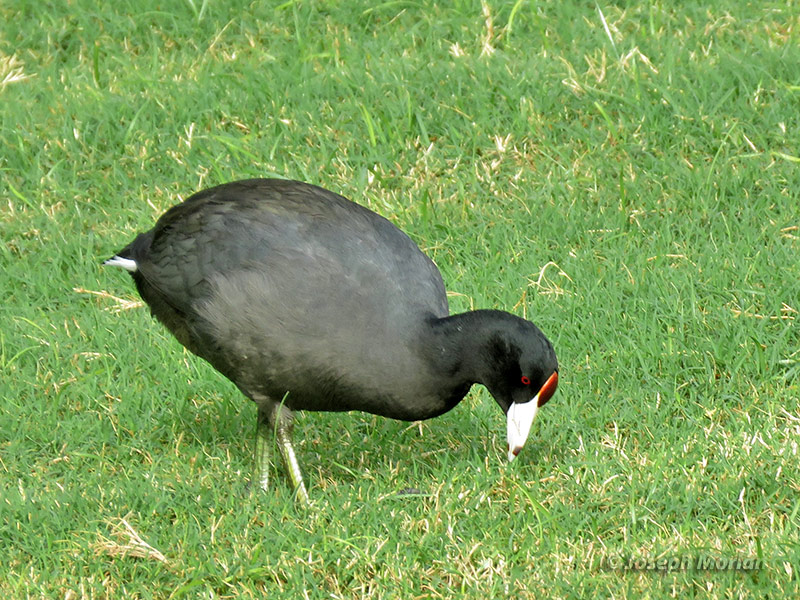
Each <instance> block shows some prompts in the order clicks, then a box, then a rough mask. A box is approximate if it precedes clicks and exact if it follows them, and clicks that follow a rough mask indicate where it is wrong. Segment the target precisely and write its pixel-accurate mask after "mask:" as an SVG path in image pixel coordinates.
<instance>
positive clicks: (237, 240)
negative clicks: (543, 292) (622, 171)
mask: <svg viewBox="0 0 800 600" xmlns="http://www.w3.org/2000/svg"><path fill="white" fill-rule="evenodd" d="M105 264H107V265H113V266H118V267H122V268H123V269H126V270H128V271H130V273H131V275H132V276H133V279H134V281H135V282H136V287H137V289H138V290H139V294H140V295H141V296H142V298H143V299H144V301H145V302H147V304H148V305H149V306H150V309H151V311H152V314H153V315H155V317H156V318H157V319H158V320H159V321H161V322H162V323H163V324H164V325H165V326H166V327H167V329H169V330H170V331H171V332H172V333H173V334H174V335H175V337H176V338H177V339H178V341H180V343H181V344H183V345H184V346H186V348H188V349H189V350H190V351H191V352H193V353H194V354H197V355H198V356H200V357H202V358H204V359H205V360H207V361H208V362H209V363H211V365H212V366H213V367H214V368H215V369H217V370H218V371H219V372H220V373H222V374H223V375H225V376H226V377H227V378H228V379H230V380H231V381H233V383H235V384H236V386H237V387H238V388H239V389H240V390H241V391H242V392H243V393H244V394H245V396H247V397H248V398H250V399H251V400H253V401H254V402H255V403H256V404H257V405H258V428H257V429H258V435H257V451H256V469H257V472H256V476H257V478H258V482H259V484H260V485H261V487H262V488H265V489H266V487H267V483H268V473H269V451H270V448H271V445H272V433H273V432H274V433H275V435H276V436H277V441H278V447H279V449H280V452H281V455H282V457H283V459H284V462H285V464H286V467H287V470H288V472H289V475H290V477H291V480H292V483H293V485H294V487H295V490H296V493H297V496H298V497H299V498H300V499H302V500H304V501H305V500H307V498H308V496H307V493H306V489H305V486H304V484H303V479H302V475H301V472H300V468H299V465H298V463H297V459H296V457H295V453H294V449H293V448H292V443H291V438H290V434H291V424H292V413H293V412H294V411H298V410H311V411H349V410H360V411H365V412H368V413H373V414H376V415H383V416H385V417H391V418H393V419H401V420H405V421H414V420H420V419H429V418H431V417H436V416H438V415H441V414H442V413H445V412H447V411H448V410H450V409H452V408H453V407H454V406H455V405H456V404H458V403H459V402H460V401H461V399H462V398H464V396H465V395H466V393H467V391H468V390H469V389H470V387H471V386H472V384H473V383H481V384H483V385H484V386H486V388H488V390H489V392H490V393H491V394H492V396H493V397H494V399H495V400H496V401H497V403H498V404H499V405H500V408H502V409H503V411H504V412H505V413H506V414H507V434H508V435H507V437H508V459H509V460H513V458H514V457H515V456H516V455H517V453H518V452H519V451H520V450H521V449H522V446H523V445H524V444H525V440H526V438H527V436H528V432H529V431H530V427H531V423H532V422H533V419H534V417H535V416H536V412H537V410H538V408H539V407H540V406H542V405H543V404H544V403H545V402H547V401H548V400H549V399H550V397H551V396H552V395H553V393H554V392H555V390H556V386H557V385H558V362H557V360H556V355H555V352H554V351H553V347H552V345H551V344H550V342H549V341H548V340H547V338H546V337H545V336H544V335H543V334H542V332H541V331H540V330H539V329H538V328H537V327H536V325H534V324H533V323H531V322H530V321H526V320H525V319H521V318H519V317H516V316H514V315H512V314H510V313H507V312H502V311H498V310H476V311H472V312H467V313H463V314H458V315H450V314H449V310H448V306H447V296H446V294H445V288H444V284H443V282H442V277H441V275H440V273H439V270H438V269H437V268H436V266H435V265H434V264H433V262H432V261H431V260H430V259H429V258H428V257H427V256H425V255H424V254H423V253H422V251H421V250H420V249H419V248H418V247H417V245H416V244H414V242H412V241H411V239H410V238H409V237H408V236H407V235H406V234H405V233H403V232H402V231H400V230H399V229H398V228H397V227H395V226H394V225H392V224H391V223H390V222H389V221H388V220H386V219H384V218H383V217H381V216H379V215H377V214H376V213H374V212H372V211H370V210H368V209H366V208H364V207H363V206H360V205H358V204H355V203H354V202H351V201H349V200H347V199H346V198H343V197H342V196H339V195H338V194H335V193H333V192H330V191H328V190H325V189H322V188H320V187H316V186H314V185H309V184H307V183H301V182H298V181H284V180H278V179H251V180H246V181H237V182H233V183H228V184H225V185H220V186H217V187H214V188H211V189H207V190H205V191H201V192H198V193H196V194H194V195H193V196H191V197H190V198H189V199H188V200H186V201H185V202H183V203H181V204H178V205H177V206H174V207H172V208H171V209H169V210H168V211H167V212H166V213H164V215H163V216H162V217H161V218H160V219H159V220H158V221H157V222H156V225H155V227H154V228H153V229H151V230H150V231H148V232H146V233H142V234H140V235H139V236H138V237H137V238H136V239H135V240H133V242H131V243H130V244H129V245H128V246H126V247H125V248H124V249H122V250H121V251H119V252H118V253H117V254H116V256H114V257H113V258H111V259H109V260H107V261H106V262H105Z"/></svg>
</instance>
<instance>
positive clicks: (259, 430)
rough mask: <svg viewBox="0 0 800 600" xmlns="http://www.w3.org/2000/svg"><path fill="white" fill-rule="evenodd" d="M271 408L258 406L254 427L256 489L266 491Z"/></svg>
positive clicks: (270, 435)
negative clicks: (256, 422) (256, 420)
mask: <svg viewBox="0 0 800 600" xmlns="http://www.w3.org/2000/svg"><path fill="white" fill-rule="evenodd" d="M271 412H272V408H271V407H267V406H262V405H261V404H259V406H258V425H257V427H256V470H255V478H256V480H257V481H258V487H260V488H261V489H262V490H264V491H267V489H268V488H269V469H270V462H271V461H270V457H271V455H272V443H273V441H274V438H273V436H272V425H271V421H272V419H270V413H271Z"/></svg>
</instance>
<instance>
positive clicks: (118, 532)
mask: <svg viewBox="0 0 800 600" xmlns="http://www.w3.org/2000/svg"><path fill="white" fill-rule="evenodd" d="M112 535H113V536H114V537H116V538H118V540H119V541H113V540H109V539H107V538H103V539H101V540H100V541H99V542H97V543H95V544H94V550H95V553H96V554H108V555H109V556H114V557H116V556H123V557H125V556H134V557H136V558H146V559H149V560H157V561H159V562H162V563H164V564H168V562H167V559H166V557H165V556H164V555H163V554H162V553H161V552H159V551H158V550H156V549H155V548H153V547H152V546H151V545H150V544H148V543H147V542H145V541H144V540H143V539H142V537H141V536H140V535H139V534H138V533H137V532H136V530H135V529H134V528H133V527H131V525H130V523H128V521H127V520H125V519H120V520H119V522H118V523H117V524H116V526H115V531H114V532H113V533H112Z"/></svg>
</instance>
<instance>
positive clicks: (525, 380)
mask: <svg viewBox="0 0 800 600" xmlns="http://www.w3.org/2000/svg"><path fill="white" fill-rule="evenodd" d="M520 381H521V382H522V385H530V384H531V379H530V377H525V375H523V376H522V379H520Z"/></svg>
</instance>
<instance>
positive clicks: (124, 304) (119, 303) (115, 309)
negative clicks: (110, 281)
mask: <svg viewBox="0 0 800 600" xmlns="http://www.w3.org/2000/svg"><path fill="white" fill-rule="evenodd" d="M72 291H73V292H76V293H78V294H91V295H93V296H98V297H100V298H107V299H110V300H113V301H114V302H115V303H116V306H111V307H108V306H107V307H106V308H104V309H103V310H107V311H109V312H112V313H119V312H122V311H124V310H131V309H132V308H141V307H142V306H144V302H142V301H141V300H125V299H124V298H120V297H118V296H114V295H113V294H109V293H108V292H105V291H100V292H96V291H94V290H87V289H84V288H82V287H74V288H72Z"/></svg>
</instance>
